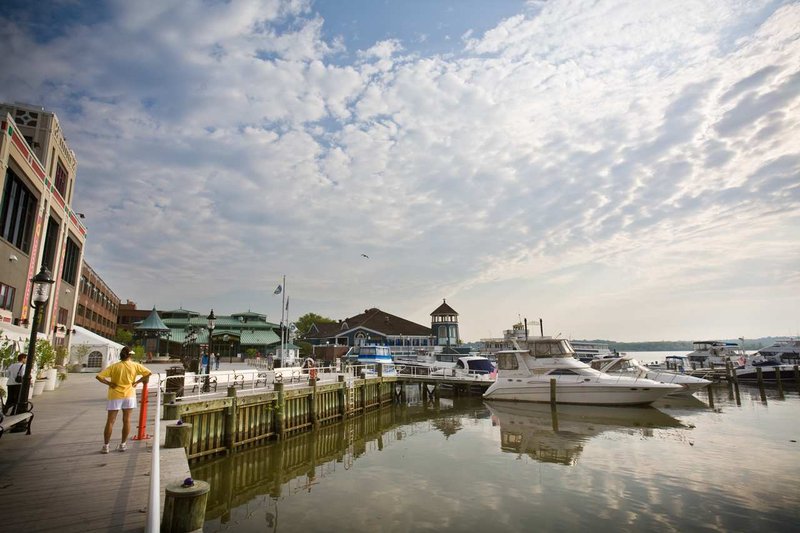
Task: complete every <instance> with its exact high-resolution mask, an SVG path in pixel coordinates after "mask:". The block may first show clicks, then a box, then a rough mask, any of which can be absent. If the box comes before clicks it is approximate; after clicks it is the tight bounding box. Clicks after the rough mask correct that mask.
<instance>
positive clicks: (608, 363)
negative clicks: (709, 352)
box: [590, 355, 711, 396]
mask: <svg viewBox="0 0 800 533" xmlns="http://www.w3.org/2000/svg"><path fill="white" fill-rule="evenodd" d="M590 365H591V367H592V368H594V369H595V370H599V371H600V372H605V373H606V374H611V375H615V376H630V377H635V378H647V379H652V380H653V381H660V382H661V383H672V384H674V385H680V386H681V389H680V390H677V391H675V392H671V393H669V396H676V395H681V394H694V393H695V392H697V391H699V390H702V389H704V388H706V387H708V386H709V385H710V384H711V382H710V381H709V380H707V379H702V378H696V377H692V376H687V375H686V374H681V373H679V372H670V371H667V370H660V369H656V368H648V367H646V366H644V365H643V364H642V363H640V362H639V361H637V360H636V359H634V358H633V357H631V356H629V355H622V356H619V357H604V358H602V359H595V360H594V361H592V362H591V363H590Z"/></svg>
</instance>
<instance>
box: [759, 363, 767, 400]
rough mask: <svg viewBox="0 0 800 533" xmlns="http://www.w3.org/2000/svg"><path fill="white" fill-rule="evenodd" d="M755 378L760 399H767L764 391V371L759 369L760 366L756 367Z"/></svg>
mask: <svg viewBox="0 0 800 533" xmlns="http://www.w3.org/2000/svg"><path fill="white" fill-rule="evenodd" d="M756 380H757V381H758V392H759V393H760V394H761V401H762V402H766V401H767V395H766V393H765V392H764V373H763V372H762V371H761V367H758V368H756Z"/></svg>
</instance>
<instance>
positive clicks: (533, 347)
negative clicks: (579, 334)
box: [528, 339, 575, 359]
mask: <svg viewBox="0 0 800 533" xmlns="http://www.w3.org/2000/svg"><path fill="white" fill-rule="evenodd" d="M528 349H529V351H530V354H531V356H533V358H534V359H551V358H566V357H574V355H575V350H573V349H572V346H571V345H570V344H569V341H567V340H566V339H545V340H539V339H537V340H534V341H528Z"/></svg>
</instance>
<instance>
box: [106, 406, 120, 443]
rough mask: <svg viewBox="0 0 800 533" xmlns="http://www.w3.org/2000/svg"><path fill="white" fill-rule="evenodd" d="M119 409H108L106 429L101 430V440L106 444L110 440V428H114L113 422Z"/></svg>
mask: <svg viewBox="0 0 800 533" xmlns="http://www.w3.org/2000/svg"><path fill="white" fill-rule="evenodd" d="M118 412H119V411H108V417H107V418H106V429H105V431H103V442H104V443H105V444H108V443H109V442H111V430H112V429H113V428H114V422H115V421H116V420H117V413H118Z"/></svg>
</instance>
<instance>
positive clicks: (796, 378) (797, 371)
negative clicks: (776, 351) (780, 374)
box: [794, 365, 800, 390]
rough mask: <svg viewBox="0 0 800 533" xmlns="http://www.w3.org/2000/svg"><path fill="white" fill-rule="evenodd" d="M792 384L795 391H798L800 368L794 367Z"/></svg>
mask: <svg viewBox="0 0 800 533" xmlns="http://www.w3.org/2000/svg"><path fill="white" fill-rule="evenodd" d="M794 384H795V385H796V386H797V390H800V367H798V366H797V365H794Z"/></svg>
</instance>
